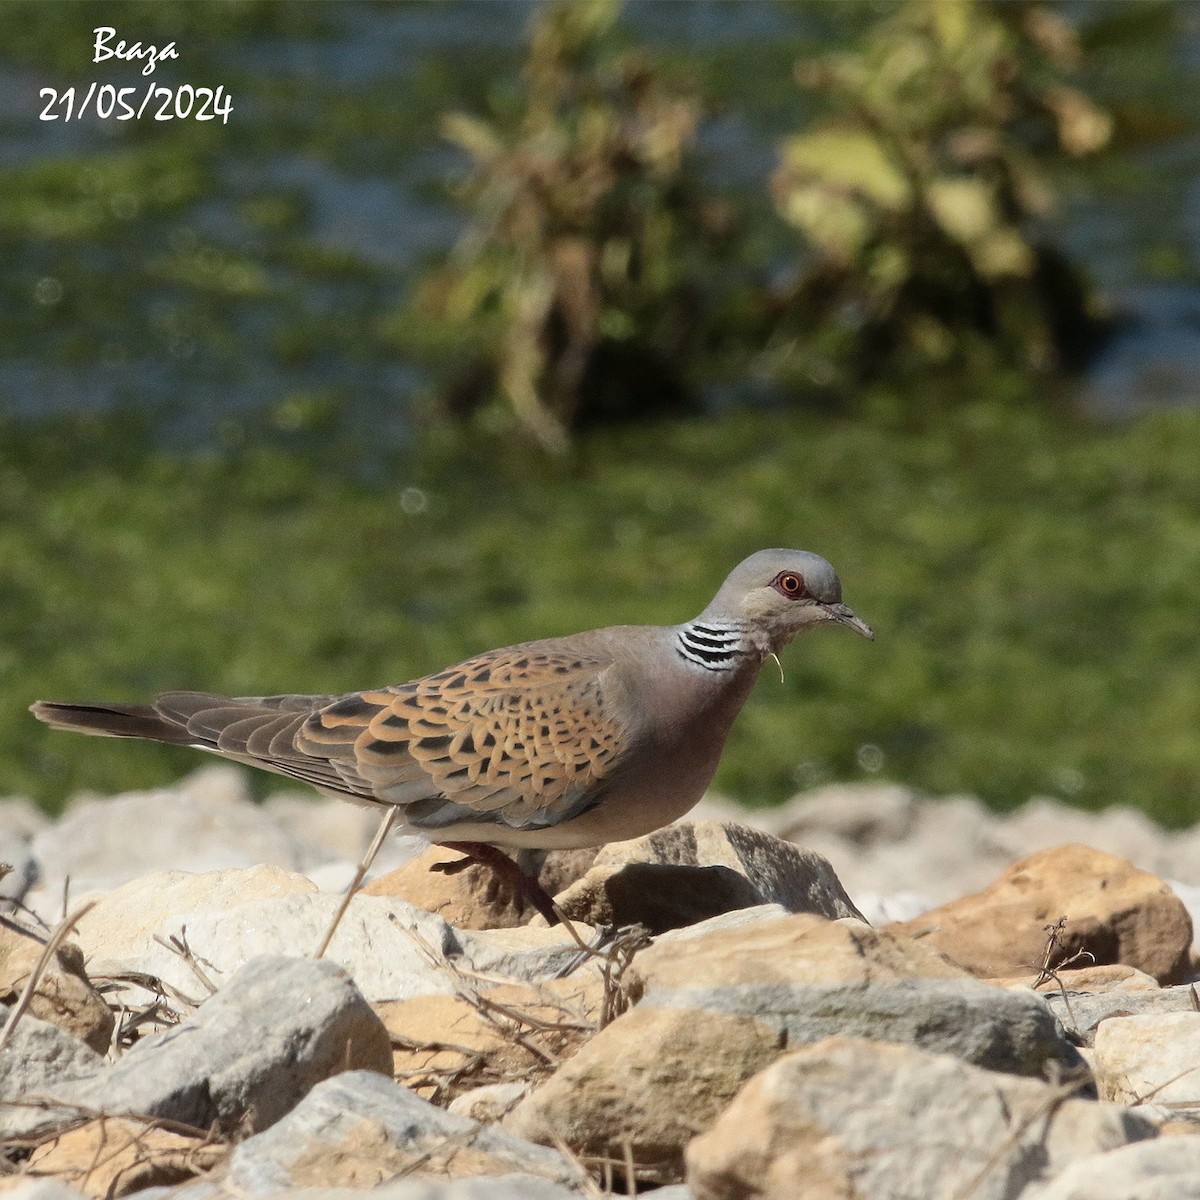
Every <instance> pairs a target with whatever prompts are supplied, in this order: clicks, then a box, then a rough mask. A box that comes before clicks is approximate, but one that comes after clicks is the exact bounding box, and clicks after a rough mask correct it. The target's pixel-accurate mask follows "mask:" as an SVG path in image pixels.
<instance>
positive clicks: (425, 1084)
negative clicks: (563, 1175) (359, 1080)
mask: <svg viewBox="0 0 1200 1200" xmlns="http://www.w3.org/2000/svg"><path fill="white" fill-rule="evenodd" d="M602 996H603V985H602V984H601V981H600V979H599V977H598V976H596V975H578V976H572V977H571V978H569V979H557V980H551V981H548V982H546V983H544V984H538V985H531V984H520V983H511V984H508V983H506V984H500V985H498V986H496V987H491V988H487V989H485V990H483V991H481V992H480V993H479V994H478V995H477V996H473V997H471V998H470V999H468V998H467V997H465V996H463V995H454V996H417V997H414V998H413V999H411V1000H393V1001H384V1002H382V1003H379V1004H376V1005H375V1006H374V1007H375V1011H376V1012H377V1013H378V1014H379V1016H380V1018H381V1019H382V1020H383V1023H384V1025H385V1026H386V1027H387V1031H388V1034H389V1035H390V1037H391V1039H392V1059H393V1075H394V1077H395V1079H396V1081H397V1082H398V1083H402V1084H403V1085H404V1086H405V1087H407V1088H408V1089H409V1090H410V1091H412V1092H416V1093H417V1095H419V1096H423V1097H424V1098H425V1099H427V1100H431V1101H433V1102H434V1103H436V1104H446V1103H448V1102H449V1101H451V1100H453V1099H454V1098H456V1097H457V1096H459V1095H461V1094H462V1093H464V1092H467V1091H470V1090H472V1089H475V1088H479V1087H483V1086H486V1085H489V1084H497V1083H509V1082H514V1081H518V1082H524V1083H533V1082H536V1081H538V1080H540V1079H543V1078H545V1077H546V1076H547V1075H548V1074H550V1072H551V1071H552V1070H553V1069H554V1067H555V1066H557V1064H558V1063H559V1062H560V1061H562V1060H563V1059H565V1058H568V1057H569V1056H570V1055H571V1054H573V1053H574V1052H575V1050H576V1049H577V1047H578V1046H579V1045H580V1044H581V1043H582V1042H583V1041H585V1040H586V1039H587V1038H588V1037H590V1036H591V1035H592V1033H594V1032H595V1030H596V1028H597V1027H598V1023H599V1014H600V1006H601V1001H602Z"/></svg>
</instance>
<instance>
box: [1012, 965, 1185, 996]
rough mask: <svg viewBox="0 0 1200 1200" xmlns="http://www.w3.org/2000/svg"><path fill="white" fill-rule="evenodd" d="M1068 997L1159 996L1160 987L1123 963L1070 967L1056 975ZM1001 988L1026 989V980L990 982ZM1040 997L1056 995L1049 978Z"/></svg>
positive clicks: (1145, 975) (1055, 986)
mask: <svg viewBox="0 0 1200 1200" xmlns="http://www.w3.org/2000/svg"><path fill="white" fill-rule="evenodd" d="M1059 978H1060V979H1061V980H1062V982H1063V986H1064V987H1065V988H1066V990H1067V992H1068V994H1069V995H1072V996H1075V995H1084V994H1087V995H1091V994H1093V993H1099V992H1121V993H1125V992H1159V991H1162V987H1161V985H1160V984H1159V982H1158V980H1157V979H1155V978H1154V976H1153V975H1147V974H1146V972H1145V971H1139V970H1138V969H1137V967H1130V966H1126V965H1125V963H1107V964H1105V965H1104V966H1102V967H1071V968H1070V970H1065V971H1062V972H1060V973H1059ZM992 982H993V983H996V984H998V985H1000V986H1002V987H1010V986H1011V987H1030V986H1031V983H1030V979H1029V976H1028V975H1025V976H1023V977H1021V978H1019V979H1004V980H1002V979H995V980H993V981H992ZM1038 992H1039V994H1041V995H1043V996H1056V995H1060V994H1061V992H1060V989H1059V988H1058V985H1057V984H1056V983H1055V982H1054V980H1053V978H1051V979H1047V980H1046V981H1045V982H1044V983H1042V984H1041V985H1040V987H1039V988H1038Z"/></svg>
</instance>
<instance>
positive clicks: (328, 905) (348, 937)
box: [78, 867, 577, 1002]
mask: <svg viewBox="0 0 1200 1200" xmlns="http://www.w3.org/2000/svg"><path fill="white" fill-rule="evenodd" d="M339 903H340V898H339V897H337V896H330V895H326V894H324V893H321V892H318V891H317V889H316V886H315V885H314V884H313V883H312V882H311V881H310V880H308V879H307V878H305V877H304V876H303V875H297V874H291V873H288V872H285V871H280V870H278V869H277V868H273V867H257V868H252V869H250V870H242V871H221V872H215V873H212V874H209V875H186V874H183V873H182V872H163V873H161V874H158V875H152V876H148V877H146V878H145V879H142V880H137V881H135V882H133V883H130V884H127V885H125V887H123V888H119V889H117V891H115V892H112V893H110V894H109V895H108V896H106V897H104V898H103V899H102V900H101V901H100V903H99V904H98V905H97V906H96V908H94V909H93V910H92V911H91V912H90V913H89V914H88V915H87V916H86V917H85V918H84V920H83V921H81V922H80V924H79V929H78V935H79V940H80V943H81V945H82V946H83V948H84V951H85V953H86V954H88V955H89V957H90V958H91V960H92V963H93V966H94V967H97V968H99V967H103V968H104V969H105V970H106V971H109V972H113V971H117V970H125V971H129V970H133V971H138V972H142V973H144V974H147V975H151V976H156V977H158V978H160V979H162V980H164V981H165V982H166V983H168V984H169V985H170V986H171V987H173V988H175V989H177V990H179V991H180V992H182V993H183V994H184V995H185V996H189V997H191V998H193V999H196V1000H199V999H200V998H202V997H203V995H204V994H205V992H206V988H205V987H204V986H203V984H202V983H201V981H200V980H199V978H198V977H197V975H196V973H195V971H194V970H193V968H192V967H191V966H190V965H189V964H188V962H187V961H185V959H184V958H183V957H181V956H180V955H179V954H178V953H176V952H174V951H172V950H171V949H170V948H169V947H168V946H165V945H163V944H162V941H159V940H156V935H157V937H158V938H160V939H163V940H167V941H169V940H170V939H172V938H175V939H180V938H181V937H185V938H186V941H187V944H188V946H189V947H190V948H191V950H192V952H193V954H194V956H195V957H196V958H197V959H199V960H201V961H202V962H203V963H204V967H203V969H204V972H205V974H206V975H207V976H209V977H211V978H212V979H214V980H215V981H217V982H220V981H221V980H222V979H227V978H229V977H230V976H231V975H232V974H233V973H234V972H236V971H237V970H239V969H240V968H241V967H242V966H243V965H244V964H245V963H247V962H249V961H250V960H251V959H252V958H256V957H260V956H262V955H272V954H294V953H298V952H300V953H312V952H314V951H315V950H316V947H317V946H318V944H319V943H320V941H321V939H322V938H323V937H324V935H325V931H326V930H327V929H328V927H329V924H330V921H331V920H332V918H333V914H334V911H335V910H336V908H337V907H338V905H339ZM576 954H577V951H576V947H575V943H574V942H573V941H572V940H571V938H570V936H569V935H568V934H567V933H566V931H565V930H562V929H544V928H543V929H528V928H525V929H499V930H491V931H487V932H469V931H458V930H455V929H453V928H451V926H449V925H447V924H446V922H445V921H444V920H442V919H441V918H440V917H437V916H434V915H433V914H431V913H427V912H424V911H423V910H421V909H418V908H414V907H412V906H411V905H409V904H406V903H405V902H404V901H402V900H398V899H394V898H392V897H387V896H363V895H358V896H355V897H354V899H353V901H352V902H351V904H350V907H349V908H348V909H347V911H346V914H345V916H344V917H343V918H342V921H341V924H340V925H339V926H338V930H337V933H336V934H335V935H334V938H333V941H332V943H331V944H330V947H329V950H328V951H327V955H326V956H327V958H329V959H330V960H332V961H333V962H336V963H339V964H340V965H342V966H344V967H345V968H346V970H348V971H349V972H350V974H351V975H352V976H353V977H354V980H355V983H356V984H357V985H358V987H359V990H360V991H362V992H363V994H364V995H365V996H366V997H367V998H368V999H369V1000H393V999H407V998H409V997H411V996H417V995H429V994H436V993H445V994H450V993H452V992H454V991H455V989H456V986H457V984H456V978H455V974H454V968H458V969H460V970H464V971H468V972H471V971H481V972H485V973H490V974H495V975H499V976H503V977H506V978H510V979H515V980H525V981H533V980H537V979H543V978H551V977H553V976H555V975H557V974H559V973H560V972H562V971H564V970H566V969H568V968H569V967H570V966H571V964H572V963H573V961H574V960H575V958H576ZM139 1002H140V1001H139Z"/></svg>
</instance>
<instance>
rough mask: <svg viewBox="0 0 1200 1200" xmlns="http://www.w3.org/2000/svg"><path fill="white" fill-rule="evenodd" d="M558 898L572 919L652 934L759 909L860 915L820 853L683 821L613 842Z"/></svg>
mask: <svg viewBox="0 0 1200 1200" xmlns="http://www.w3.org/2000/svg"><path fill="white" fill-rule="evenodd" d="M555 900H556V902H557V904H558V906H559V907H560V908H561V909H562V910H563V912H565V913H566V914H567V916H568V917H570V918H572V919H573V920H582V921H587V922H588V923H589V924H592V925H616V926H622V925H632V924H635V923H637V924H642V925H645V926H646V927H647V928H648V929H649V930H650V931H651V932H652V933H661V932H664V931H665V930H668V929H679V928H683V927H685V926H687V925H693V924H695V923H696V922H698V921H704V920H707V919H709V918H710V917H714V916H717V915H719V914H721V913H725V912H731V911H733V910H734V909H739V908H752V907H755V906H757V905H761V904H780V905H782V906H783V907H784V908H786V909H787V910H788V911H789V912H809V913H817V914H819V915H820V916H823V917H830V918H837V917H858V916H861V914H860V913H859V911H858V909H857V908H855V907H854V904H853V902H852V901H851V900H850V897H849V896H847V895H846V891H845V889H844V888H843V887H842V885H841V883H840V882H839V881H838V878H837V875H836V874H835V873H834V870H833V868H832V867H831V866H830V865H829V863H828V861H827V860H826V859H824V858H822V857H821V855H819V854H814V853H812V852H811V851H808V850H802V849H801V848H800V847H798V846H794V845H792V844H791V843H790V842H785V841H782V840H781V839H779V838H776V837H773V836H772V835H771V834H769V833H763V832H762V831H761V830H757V829H751V828H749V827H748V826H746V825H741V824H738V823H736V822H732V821H679V822H677V823H676V824H674V825H668V826H667V827H666V828H665V829H659V830H656V831H655V832H654V833H651V834H648V835H647V836H645V837H641V838H636V839H634V840H632V841H628V842H614V843H611V844H610V845H607V846H605V847H604V848H603V849H601V851H600V852H599V854H597V855H596V860H595V862H594V863H593V865H592V867H591V870H589V871H588V872H587V874H586V875H584V876H583V877H582V878H581V879H580V880H579V881H578V882H577V883H575V884H573V885H572V886H571V887H569V888H567V889H566V890H565V891H563V892H561V893H559V894H558V895H557V896H556V897H555Z"/></svg>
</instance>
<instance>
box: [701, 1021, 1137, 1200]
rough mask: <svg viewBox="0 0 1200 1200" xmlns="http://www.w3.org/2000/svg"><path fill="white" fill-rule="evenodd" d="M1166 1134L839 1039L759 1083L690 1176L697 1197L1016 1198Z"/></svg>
mask: <svg viewBox="0 0 1200 1200" xmlns="http://www.w3.org/2000/svg"><path fill="white" fill-rule="evenodd" d="M882 1114H886V1116H883V1115H882ZM1153 1133H1154V1126H1153V1125H1152V1124H1151V1122H1149V1121H1148V1120H1146V1119H1145V1118H1143V1117H1141V1116H1139V1115H1138V1114H1136V1113H1134V1112H1132V1111H1130V1110H1128V1109H1125V1108H1120V1107H1118V1106H1115V1105H1105V1104H1098V1103H1096V1102H1094V1101H1088V1100H1078V1099H1063V1098H1062V1097H1061V1093H1059V1092H1056V1091H1055V1089H1054V1088H1052V1087H1050V1086H1049V1085H1048V1084H1045V1083H1042V1082H1040V1081H1038V1080H1033V1079H1017V1078H1014V1077H1011V1076H1006V1075H998V1074H996V1073H994V1072H991V1071H983V1070H980V1069H979V1068H977V1067H972V1066H969V1065H967V1064H966V1063H963V1062H961V1061H959V1060H958V1059H956V1058H951V1057H949V1056H946V1055H939V1054H929V1053H926V1052H925V1051H922V1050H917V1049H914V1048H912V1047H910V1046H897V1045H888V1044H885V1043H879V1042H867V1041H860V1040H856V1039H852V1038H840V1037H839V1038H830V1039H828V1040H827V1041H824V1042H819V1043H817V1044H816V1045H814V1046H809V1047H806V1048H805V1049H802V1050H797V1051H795V1052H794V1053H792V1054H789V1055H787V1056H786V1057H784V1058H781V1059H780V1060H779V1061H778V1062H776V1063H774V1064H773V1065H772V1066H770V1067H768V1068H767V1069H766V1070H765V1071H763V1072H762V1073H761V1074H760V1075H758V1076H756V1077H755V1078H754V1079H752V1080H751V1081H750V1082H749V1083H748V1084H747V1085H746V1087H745V1088H744V1089H743V1090H742V1092H741V1093H740V1094H739V1095H738V1097H737V1099H736V1100H734V1102H733V1103H732V1104H731V1105H730V1106H729V1107H728V1108H727V1109H726V1110H725V1112H724V1113H723V1114H722V1115H721V1117H720V1118H719V1119H718V1120H717V1122H716V1124H715V1125H713V1127H712V1128H711V1129H710V1130H708V1132H706V1133H704V1134H702V1135H701V1136H700V1137H698V1138H696V1140H695V1141H693V1142H692V1143H691V1145H690V1146H689V1147H688V1150H687V1181H688V1184H689V1185H690V1187H691V1189H692V1193H693V1195H694V1197H695V1200H743V1198H745V1200H751V1198H753V1200H794V1198H795V1197H797V1196H814V1197H818V1196H819V1197H831V1198H832V1197H847V1198H848V1197H858V1196H863V1197H867V1196H869V1197H871V1200H911V1198H912V1197H917V1196H919V1197H921V1198H922V1200H959V1198H961V1197H965V1196H968V1195H969V1196H970V1197H971V1198H972V1200H1014V1198H1015V1197H1017V1196H1018V1195H1019V1194H1022V1189H1024V1188H1025V1187H1027V1186H1028V1185H1029V1184H1030V1183H1033V1182H1035V1181H1037V1180H1039V1179H1041V1178H1044V1177H1050V1176H1053V1175H1054V1174H1056V1173H1058V1172H1059V1171H1062V1170H1063V1169H1064V1168H1065V1167H1066V1166H1068V1165H1069V1164H1070V1163H1071V1162H1073V1161H1075V1160H1077V1159H1079V1158H1082V1157H1084V1156H1086V1155H1089V1154H1094V1153H1097V1152H1102V1151H1105V1150H1109V1149H1113V1148H1115V1147H1117V1146H1121V1145H1124V1144H1125V1143H1127V1142H1130V1141H1134V1140H1137V1139H1141V1138H1149V1137H1152V1136H1153Z"/></svg>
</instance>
